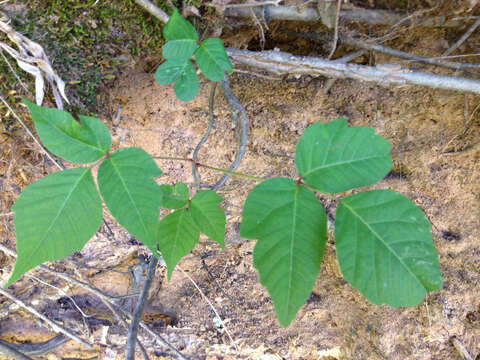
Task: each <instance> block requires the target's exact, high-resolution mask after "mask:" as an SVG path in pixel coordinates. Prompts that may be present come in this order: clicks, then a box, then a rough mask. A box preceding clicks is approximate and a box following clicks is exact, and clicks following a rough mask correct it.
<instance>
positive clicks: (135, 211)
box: [98, 148, 162, 255]
mask: <svg viewBox="0 0 480 360" xmlns="http://www.w3.org/2000/svg"><path fill="white" fill-rule="evenodd" d="M161 173H162V171H161V170H160V169H159V168H158V167H157V164H156V163H155V161H153V159H152V157H151V156H150V155H148V154H147V153H146V152H145V151H144V150H142V149H138V148H125V149H120V150H117V151H115V152H114V153H113V154H112V155H111V156H110V157H109V158H108V159H106V160H105V161H104V162H103V163H102V164H101V165H100V167H99V169H98V186H99V187H100V193H101V194H102V197H103V200H104V201H105V203H106V204H107V207H108V209H109V210H110V213H111V214H112V215H113V217H114V218H115V219H116V220H117V221H118V222H119V223H120V225H122V226H123V227H124V228H125V229H127V231H128V232H129V233H130V234H132V235H133V236H135V237H136V238H137V239H139V240H140V241H141V242H143V243H144V244H145V245H146V246H148V248H149V249H150V250H152V252H153V253H154V254H155V255H156V253H157V237H156V227H157V223H158V217H159V215H160V205H161V201H162V191H161V190H160V187H159V186H158V185H157V183H156V182H155V180H154V179H153V178H155V177H157V176H159V175H160V174H161Z"/></svg>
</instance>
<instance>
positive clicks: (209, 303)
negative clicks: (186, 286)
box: [177, 265, 238, 351]
mask: <svg viewBox="0 0 480 360" xmlns="http://www.w3.org/2000/svg"><path fill="white" fill-rule="evenodd" d="M177 268H178V269H179V270H180V271H181V272H182V273H183V275H185V277H186V278H188V280H190V281H191V283H192V284H193V286H195V288H196V289H197V290H198V292H199V293H200V295H202V298H203V299H204V300H205V301H206V302H207V304H208V305H209V306H210V308H211V309H212V310H213V312H214V313H215V315H216V316H217V318H218V319H219V320H220V323H221V324H222V327H223V328H224V329H225V332H226V333H227V336H228V338H229V339H230V342H231V343H232V345H233V347H234V348H235V349H236V350H237V351H238V348H237V345H236V344H235V342H234V341H233V339H232V336H231V335H230V332H229V331H228V329H227V327H226V326H225V323H224V322H223V320H222V318H221V317H220V314H219V313H218V311H217V309H215V307H214V306H213V305H212V303H211V302H210V300H208V298H207V296H206V295H205V294H204V293H203V291H202V289H200V287H199V286H198V285H197V283H196V282H195V281H194V280H193V279H192V278H191V277H190V275H188V274H187V273H186V272H185V271H184V270H183V269H182V268H181V267H180V266H178V265H177Z"/></svg>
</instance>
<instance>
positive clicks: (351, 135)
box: [295, 118, 392, 193]
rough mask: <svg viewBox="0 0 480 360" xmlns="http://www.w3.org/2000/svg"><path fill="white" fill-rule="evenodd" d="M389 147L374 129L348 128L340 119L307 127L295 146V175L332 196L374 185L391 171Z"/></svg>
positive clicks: (345, 122)
mask: <svg viewBox="0 0 480 360" xmlns="http://www.w3.org/2000/svg"><path fill="white" fill-rule="evenodd" d="M389 152H390V144H389V143H388V141H387V140H385V139H384V138H383V137H381V136H379V135H376V134H375V132H374V129H372V128H366V127H360V126H356V127H347V121H346V120H345V119H343V118H340V119H337V120H335V121H332V122H329V123H327V124H325V125H324V124H321V123H316V124H313V125H310V126H309V127H308V128H307V129H306V130H305V132H304V133H303V135H302V137H301V138H300V141H299V142H298V144H297V149H296V154H295V162H296V164H297V170H298V174H299V175H300V176H301V177H302V178H303V180H304V181H305V182H306V183H307V184H308V185H310V186H312V187H314V188H316V189H319V190H321V191H325V192H329V193H335V192H341V191H346V190H350V189H353V188H357V187H360V186H366V185H371V184H374V183H376V182H377V181H378V180H380V179H382V178H383V177H384V176H385V175H386V174H387V173H388V172H389V171H390V169H391V168H392V159H391V158H390V156H389Z"/></svg>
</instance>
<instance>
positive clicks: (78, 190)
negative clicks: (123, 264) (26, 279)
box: [7, 168, 102, 286]
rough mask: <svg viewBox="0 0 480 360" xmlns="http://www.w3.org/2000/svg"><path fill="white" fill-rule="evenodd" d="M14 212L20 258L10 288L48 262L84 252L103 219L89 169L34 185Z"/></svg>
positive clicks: (44, 180)
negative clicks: (38, 266)
mask: <svg viewBox="0 0 480 360" xmlns="http://www.w3.org/2000/svg"><path fill="white" fill-rule="evenodd" d="M12 210H13V211H14V212H15V217H14V224H15V233H16V236H17V254H18V258H17V262H16V263H15V269H14V270H13V273H12V275H11V276H10V279H9V280H8V283H7V286H8V285H10V284H12V283H13V282H14V281H16V280H17V279H18V278H19V277H20V276H22V275H23V274H24V273H25V272H27V271H28V270H30V269H33V268H34V267H36V266H37V265H40V264H42V263H44V262H45V261H50V260H58V259H61V258H64V257H66V256H68V255H70V254H72V253H73V252H75V251H80V250H81V249H82V248H83V246H84V245H85V244H86V243H87V241H88V240H89V239H90V238H91V237H92V236H93V234H95V232H96V231H97V230H98V228H99V227H100V222H101V220H102V203H101V201H100V198H99V197H98V193H97V188H96V187H95V183H94V182H93V178H92V173H91V171H90V169H88V168H75V169H69V170H64V171H60V172H56V173H53V174H50V175H48V176H46V177H44V178H42V179H40V180H38V181H36V182H34V183H32V184H30V185H29V186H27V187H26V188H25V190H24V191H23V192H22V194H21V195H20V197H19V198H18V200H17V201H16V202H15V204H14V205H13V207H12Z"/></svg>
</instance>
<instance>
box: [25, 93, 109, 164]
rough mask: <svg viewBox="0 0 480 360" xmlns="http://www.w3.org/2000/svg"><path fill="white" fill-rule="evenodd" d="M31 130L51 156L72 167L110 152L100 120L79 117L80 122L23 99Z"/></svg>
mask: <svg viewBox="0 0 480 360" xmlns="http://www.w3.org/2000/svg"><path fill="white" fill-rule="evenodd" d="M23 101H24V102H25V104H26V105H27V107H28V109H29V110H30V114H31V115H32V119H33V122H34V124H35V129H36V131H37V134H38V136H39V137H40V140H42V142H43V144H44V145H45V147H46V148H47V149H48V150H50V151H51V152H52V153H53V154H55V155H57V156H60V157H62V158H64V159H65V160H68V161H70V162H73V163H76V164H86V163H89V162H93V161H96V160H98V159H100V158H101V157H102V156H104V155H106V154H107V153H108V152H109V151H110V145H111V139H110V133H109V131H108V128H107V127H106V126H105V124H103V123H102V122H101V121H100V120H98V119H96V118H93V117H89V116H83V115H79V116H78V117H79V120H80V123H78V122H77V121H76V120H75V119H74V118H73V116H72V115H71V114H70V113H68V112H66V111H63V110H59V109H54V108H47V107H42V106H37V105H35V104H34V103H32V102H30V101H28V100H27V99H23Z"/></svg>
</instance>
